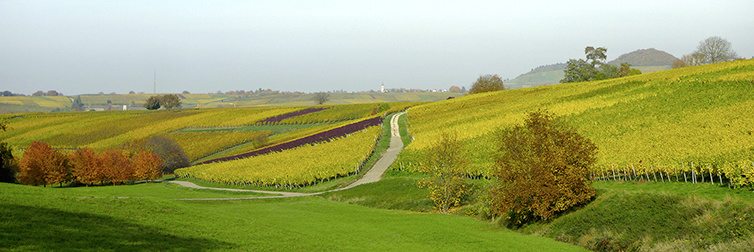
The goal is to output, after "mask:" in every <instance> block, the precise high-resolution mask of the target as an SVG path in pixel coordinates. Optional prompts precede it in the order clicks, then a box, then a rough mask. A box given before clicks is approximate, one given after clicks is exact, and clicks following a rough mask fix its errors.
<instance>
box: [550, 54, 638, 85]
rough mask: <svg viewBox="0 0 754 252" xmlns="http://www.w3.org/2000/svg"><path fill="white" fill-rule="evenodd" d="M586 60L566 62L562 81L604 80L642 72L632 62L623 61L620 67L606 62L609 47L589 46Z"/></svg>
mask: <svg viewBox="0 0 754 252" xmlns="http://www.w3.org/2000/svg"><path fill="white" fill-rule="evenodd" d="M584 54H586V60H583V59H570V60H568V62H566V69H565V70H563V72H564V73H565V76H564V78H563V79H562V80H560V83H569V82H582V81H593V80H604V79H612V78H618V77H626V76H630V75H636V74H641V71H639V70H638V69H633V68H631V64H628V63H621V64H620V67H617V66H613V65H610V64H607V63H605V60H606V59H607V48H604V47H597V48H595V47H592V46H587V47H586V48H584Z"/></svg>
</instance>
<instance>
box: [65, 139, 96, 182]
mask: <svg viewBox="0 0 754 252" xmlns="http://www.w3.org/2000/svg"><path fill="white" fill-rule="evenodd" d="M71 164H72V165H73V175H74V176H76V181H78V182H80V183H84V184H87V185H89V184H94V183H97V182H102V181H103V178H102V164H101V162H100V158H99V156H97V154H96V153H94V151H93V150H92V149H89V148H87V147H84V148H82V149H77V150H76V151H74V152H73V153H71Z"/></svg>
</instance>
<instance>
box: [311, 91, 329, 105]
mask: <svg viewBox="0 0 754 252" xmlns="http://www.w3.org/2000/svg"><path fill="white" fill-rule="evenodd" d="M313 99H314V102H316V103H317V104H324V103H325V102H327V101H329V100H330V94H328V93H325V92H317V93H314V98H313Z"/></svg>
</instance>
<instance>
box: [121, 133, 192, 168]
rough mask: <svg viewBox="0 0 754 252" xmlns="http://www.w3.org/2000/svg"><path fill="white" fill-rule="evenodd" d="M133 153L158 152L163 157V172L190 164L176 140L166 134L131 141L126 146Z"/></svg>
mask: <svg viewBox="0 0 754 252" xmlns="http://www.w3.org/2000/svg"><path fill="white" fill-rule="evenodd" d="M124 149H126V151H130V153H131V154H132V155H134V154H137V153H139V152H140V151H147V152H152V153H154V154H157V156H159V157H160V159H162V172H163V173H166V174H170V173H173V171H175V170H176V169H178V168H183V167H187V166H189V164H190V161H189V158H188V155H186V153H185V152H184V151H183V149H182V148H181V146H180V145H178V144H177V143H175V141H174V140H172V139H169V138H167V137H164V136H153V137H150V138H147V139H142V140H138V141H134V142H131V143H129V144H127V145H126V146H124Z"/></svg>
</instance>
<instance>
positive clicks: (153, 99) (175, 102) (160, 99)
mask: <svg viewBox="0 0 754 252" xmlns="http://www.w3.org/2000/svg"><path fill="white" fill-rule="evenodd" d="M144 107H145V108H147V109H148V110H155V109H159V108H160V107H163V108H165V109H172V108H180V107H181V98H180V97H178V95H176V94H166V95H156V96H150V97H149V99H147V102H146V103H144Z"/></svg>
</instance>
